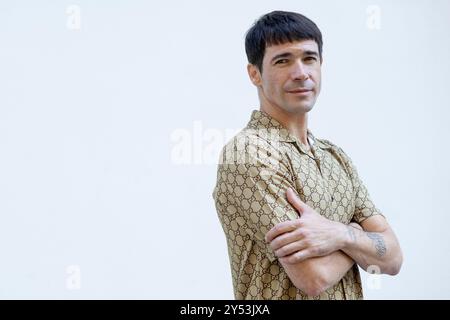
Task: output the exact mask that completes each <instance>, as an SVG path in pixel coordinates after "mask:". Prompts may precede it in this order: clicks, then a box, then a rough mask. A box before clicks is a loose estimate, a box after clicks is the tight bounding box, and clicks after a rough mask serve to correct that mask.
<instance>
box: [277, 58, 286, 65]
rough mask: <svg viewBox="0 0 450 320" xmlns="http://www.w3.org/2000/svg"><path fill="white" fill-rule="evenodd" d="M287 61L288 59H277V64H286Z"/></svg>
mask: <svg viewBox="0 0 450 320" xmlns="http://www.w3.org/2000/svg"><path fill="white" fill-rule="evenodd" d="M287 62H288V59H280V60H277V61H275V64H284V63H287Z"/></svg>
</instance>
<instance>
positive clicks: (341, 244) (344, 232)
mask: <svg viewBox="0 0 450 320" xmlns="http://www.w3.org/2000/svg"><path fill="white" fill-rule="evenodd" d="M348 228H349V226H347V225H345V224H343V223H340V222H337V230H336V233H335V234H336V235H337V239H336V240H337V241H336V243H337V246H338V250H342V249H344V248H345V247H347V246H348V245H349V243H350V242H351V237H350V234H349V232H350V231H349V230H348Z"/></svg>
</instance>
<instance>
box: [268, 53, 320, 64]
mask: <svg viewBox="0 0 450 320" xmlns="http://www.w3.org/2000/svg"><path fill="white" fill-rule="evenodd" d="M303 55H305V56H315V57H319V54H318V53H317V52H316V51H313V50H306V51H304V52H303ZM292 56H293V54H292V53H290V52H284V53H280V54H277V55H276V56H275V57H273V58H272V59H271V60H270V62H271V63H273V62H274V61H275V60H277V59H280V58H290V57H292Z"/></svg>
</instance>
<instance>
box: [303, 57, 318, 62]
mask: <svg viewBox="0 0 450 320" xmlns="http://www.w3.org/2000/svg"><path fill="white" fill-rule="evenodd" d="M305 60H306V61H308V62H314V61H317V58H316V57H313V56H310V57H306V58H305Z"/></svg>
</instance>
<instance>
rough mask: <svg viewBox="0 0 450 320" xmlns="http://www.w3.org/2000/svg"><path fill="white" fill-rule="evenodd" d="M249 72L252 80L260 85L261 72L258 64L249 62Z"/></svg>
mask: <svg viewBox="0 0 450 320" xmlns="http://www.w3.org/2000/svg"><path fill="white" fill-rule="evenodd" d="M247 72H248V76H249V77H250V80H251V81H252V83H253V84H254V85H255V86H257V87H259V86H260V85H261V82H262V81H261V73H260V72H259V69H258V67H257V66H255V65H254V64H251V63H249V64H248V65H247Z"/></svg>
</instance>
